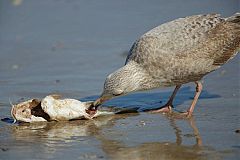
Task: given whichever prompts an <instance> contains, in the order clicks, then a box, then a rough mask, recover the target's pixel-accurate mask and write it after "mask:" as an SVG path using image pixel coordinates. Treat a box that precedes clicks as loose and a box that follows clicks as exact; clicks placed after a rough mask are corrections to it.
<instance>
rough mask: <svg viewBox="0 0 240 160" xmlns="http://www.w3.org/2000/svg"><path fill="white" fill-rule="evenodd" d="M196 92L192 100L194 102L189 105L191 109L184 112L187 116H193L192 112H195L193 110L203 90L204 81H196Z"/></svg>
mask: <svg viewBox="0 0 240 160" xmlns="http://www.w3.org/2000/svg"><path fill="white" fill-rule="evenodd" d="M195 83H196V92H195V96H194V98H193V101H192V104H191V106H190V107H189V109H188V110H187V112H185V113H183V114H185V115H186V116H187V117H191V116H192V113H193V110H194V107H195V105H196V103H197V100H198V97H199V96H200V94H201V91H202V83H201V82H198V81H196V82H195Z"/></svg>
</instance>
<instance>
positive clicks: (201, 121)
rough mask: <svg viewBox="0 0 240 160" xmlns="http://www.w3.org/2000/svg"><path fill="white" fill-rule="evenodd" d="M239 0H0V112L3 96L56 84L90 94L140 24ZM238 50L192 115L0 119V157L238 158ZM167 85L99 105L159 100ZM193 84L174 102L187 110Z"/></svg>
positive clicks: (143, 27)
mask: <svg viewBox="0 0 240 160" xmlns="http://www.w3.org/2000/svg"><path fill="white" fill-rule="evenodd" d="M17 2H21V3H17ZM239 8H240V4H239V1H237V0H236V1H234V0H232V1H219V0H210V1H209V0H203V1H190V0H189V1H185V2H184V3H180V1H177V0H173V1H137V0H131V1H126V0H124V1H110V0H109V1H82V0H81V1H77V0H59V1H55V0H50V1H37V0H31V1H30V0H22V1H21V0H13V1H8V0H3V1H0V48H1V50H0V56H1V58H0V118H5V117H10V105H9V99H10V100H11V101H13V102H18V101H22V100H24V99H29V98H33V97H36V98H42V97H43V96H45V95H47V94H50V93H60V94H62V95H64V96H65V97H71V98H77V99H81V100H94V99H95V98H96V97H97V95H99V94H100V92H101V89H102V85H103V82H104V79H105V77H106V76H107V74H109V73H111V72H112V71H114V70H115V69H117V68H119V67H120V66H122V65H123V63H124V61H125V56H126V55H125V54H126V51H127V50H128V49H129V48H130V46H131V45H132V43H133V42H134V41H135V39H136V38H137V37H139V36H140V35H141V34H143V33H144V32H146V31H148V30H149V29H151V28H153V27H155V26H157V25H158V24H161V23H164V22H166V21H169V20H172V19H175V18H178V17H184V16H187V15H193V14H198V13H209V12H216V13H221V14H222V15H223V16H230V15H231V14H233V13H234V12H237V11H239ZM239 60H240V56H239V55H238V56H236V57H235V58H234V59H233V60H231V61H230V62H229V63H228V64H226V65H224V66H223V67H222V68H221V69H219V70H217V71H215V72H213V73H211V74H209V75H208V76H206V77H205V78H204V91H203V93H202V95H201V97H200V101H199V102H198V104H197V107H196V110H195V112H194V117H193V118H192V119H190V120H181V119H176V118H174V117H169V116H166V115H161V114H148V113H139V114H126V115H117V116H114V117H105V118H98V119H96V120H94V121H71V122H61V123H55V122H52V123H43V124H38V125H35V124H31V125H30V124H22V125H12V124H8V123H5V122H0V159H59V158H61V159H127V158H128V159H239V156H240V145H239V144H240V134H238V133H235V130H237V129H239V128H240V123H239V122H240V121H239V115H240V109H239V106H240V100H239V98H240V93H239V88H240V77H239V75H240V64H239ZM172 90H173V88H167V89H162V90H154V91H151V92H141V93H135V94H131V95H128V96H125V97H121V98H118V99H114V100H112V101H110V102H108V103H106V104H105V106H118V107H128V108H130V107H133V108H135V107H139V108H140V110H142V109H146V108H154V107H159V106H161V105H162V104H164V102H166V101H167V98H168V96H169V95H170V94H171V91H172ZM193 91H194V86H193V85H192V84H190V85H185V86H184V87H183V88H182V89H181V90H180V92H179V93H178V95H177V97H176V101H175V107H176V110H181V111H183V110H186V108H187V106H188V105H189V104H190V102H191V99H192V97H193V93H194V92H193Z"/></svg>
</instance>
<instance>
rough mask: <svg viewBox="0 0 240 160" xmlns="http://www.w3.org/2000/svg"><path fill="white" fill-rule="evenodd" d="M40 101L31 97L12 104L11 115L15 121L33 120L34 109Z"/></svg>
mask: <svg viewBox="0 0 240 160" xmlns="http://www.w3.org/2000/svg"><path fill="white" fill-rule="evenodd" d="M39 103H40V101H39V100H37V99H31V100H28V101H25V102H21V103H19V104H16V105H14V104H12V109H11V115H12V117H13V118H14V120H15V121H22V122H31V121H32V118H33V115H32V109H33V108H34V107H36V106H37V105H38V104H39Z"/></svg>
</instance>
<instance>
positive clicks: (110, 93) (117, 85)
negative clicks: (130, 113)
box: [93, 65, 143, 107]
mask: <svg viewBox="0 0 240 160" xmlns="http://www.w3.org/2000/svg"><path fill="white" fill-rule="evenodd" d="M142 75H143V73H142V72H141V71H140V70H139V69H138V68H136V66H133V65H125V66H124V67H122V68H120V69H118V70H117V71H115V72H113V73H111V74H110V75H109V76H108V77H107V78H106V80H105V83H104V87H103V92H102V94H101V96H100V98H98V99H97V100H96V101H95V102H94V103H93V105H94V106H95V107H97V106H99V105H101V104H102V103H104V102H105V101H107V100H109V99H112V98H115V97H118V96H122V95H125V94H128V93H130V92H133V91H138V90H141V82H142V79H143V76H142Z"/></svg>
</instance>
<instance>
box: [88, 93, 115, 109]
mask: <svg viewBox="0 0 240 160" xmlns="http://www.w3.org/2000/svg"><path fill="white" fill-rule="evenodd" d="M109 99H111V97H110V96H101V97H100V98H98V99H96V100H95V101H94V102H93V103H92V105H91V106H90V107H89V109H90V110H91V109H92V110H97V108H98V107H99V106H100V105H101V104H103V103H104V102H105V101H107V100H109Z"/></svg>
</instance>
